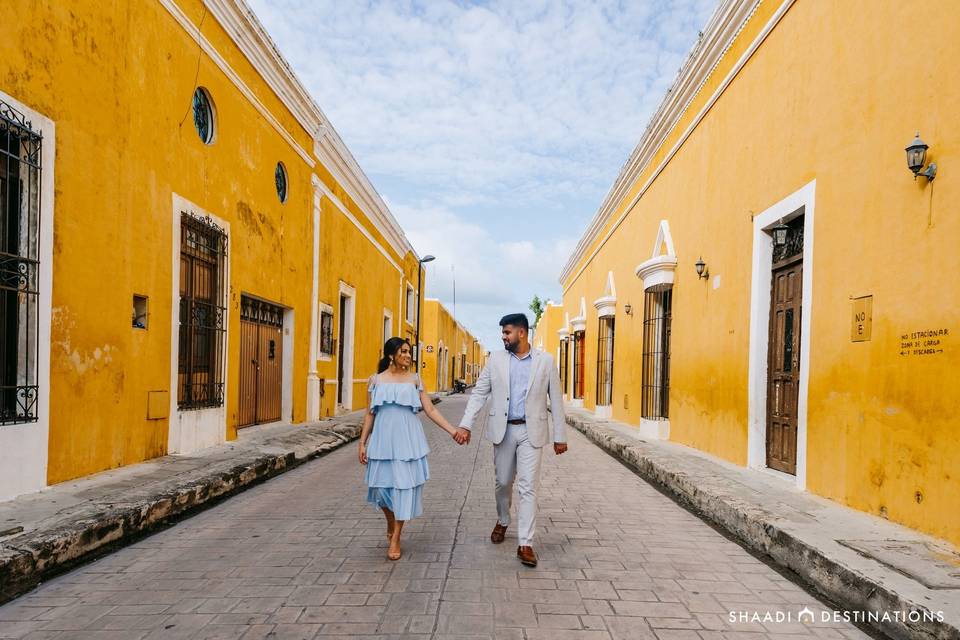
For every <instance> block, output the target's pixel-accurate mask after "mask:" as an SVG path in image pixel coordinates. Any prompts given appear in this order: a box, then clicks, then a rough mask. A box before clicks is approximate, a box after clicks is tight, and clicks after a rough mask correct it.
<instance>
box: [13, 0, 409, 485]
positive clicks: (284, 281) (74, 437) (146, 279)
mask: <svg viewBox="0 0 960 640" xmlns="http://www.w3.org/2000/svg"><path fill="white" fill-rule="evenodd" d="M177 4H178V6H179V7H180V8H181V9H182V10H183V12H184V14H185V15H186V16H187V17H188V18H189V19H190V20H191V21H192V22H193V24H200V23H201V21H202V33H203V35H204V36H205V37H206V38H208V39H209V41H210V42H211V44H212V45H213V47H214V48H215V49H216V51H217V52H218V53H219V54H220V55H221V56H223V58H224V59H225V60H226V62H227V63H228V64H229V65H230V67H231V68H232V69H233V70H234V71H236V73H237V74H238V75H239V76H240V78H241V79H242V82H243V83H245V84H246V85H247V87H249V89H250V90H251V91H252V92H253V93H254V94H255V96H256V100H257V101H259V102H260V103H261V104H262V105H263V107H264V108H265V109H266V110H268V111H269V113H270V115H271V116H272V118H274V119H275V121H276V122H277V123H278V125H279V127H280V128H281V129H282V130H283V131H284V132H285V133H286V134H287V135H288V136H290V137H291V138H292V139H293V141H294V144H295V145H297V146H299V147H300V149H301V150H302V151H301V152H302V153H306V154H307V155H308V157H310V156H312V153H313V139H312V137H311V134H310V132H308V131H306V130H304V129H303V128H302V127H301V125H300V124H299V123H298V121H297V120H296V119H295V118H294V116H293V115H292V114H291V113H290V112H289V111H288V110H287V108H286V107H285V106H284V104H283V103H282V102H281V100H280V99H279V98H278V97H277V96H276V95H275V94H274V93H273V90H272V89H270V87H269V86H268V85H267V84H266V82H265V81H264V80H263V79H262V78H261V77H260V76H259V75H258V73H257V72H256V71H255V69H254V68H253V67H252V66H251V65H250V63H249V62H248V61H247V59H246V58H245V57H244V55H243V53H242V52H241V51H240V50H239V49H238V48H237V47H236V46H235V45H234V43H233V41H232V40H231V38H230V37H229V36H228V35H227V33H226V32H225V31H224V30H223V29H222V28H221V26H220V25H219V24H218V23H217V21H216V20H215V19H214V18H213V16H212V15H210V14H209V12H208V11H207V10H206V9H205V8H204V6H203V3H202V2H201V0H177ZM4 14H5V20H4V21H3V23H2V24H0V61H2V63H0V87H2V89H3V91H4V92H6V93H8V94H10V95H12V96H13V97H15V98H16V99H17V100H19V101H21V102H23V103H24V104H26V105H28V106H29V107H31V108H33V109H35V110H37V111H39V112H41V113H43V114H44V115H46V116H47V117H49V118H51V119H52V120H53V121H54V122H55V125H56V162H55V166H54V167H53V169H54V171H55V188H56V202H55V213H56V215H55V223H54V254H53V323H52V324H53V326H52V351H51V398H50V401H51V409H52V411H51V423H50V438H49V455H50V458H49V468H48V481H49V482H50V483H56V482H61V481H64V480H67V479H71V478H75V477H78V476H82V475H86V474H89V473H92V472H95V471H99V470H103V469H108V468H112V467H117V466H122V465H126V464H131V463H134V462H138V461H142V460H145V459H149V458H152V457H156V456H159V455H163V454H165V453H166V450H167V437H168V428H169V424H168V420H166V419H163V420H147V419H146V410H147V392H148V391H151V390H168V391H170V392H171V393H173V394H175V393H176V389H170V378H171V311H172V306H171V305H172V299H171V290H172V286H173V283H172V273H173V271H172V261H173V247H172V246H171V245H172V235H171V234H172V226H173V216H174V215H179V212H176V213H175V212H174V211H173V210H172V201H173V194H178V195H179V196H181V197H183V198H185V199H187V200H189V201H191V202H193V203H194V204H195V205H196V206H197V207H199V208H201V209H202V210H205V211H208V212H209V213H211V214H213V215H215V216H217V217H219V218H221V219H223V220H225V221H226V222H227V223H228V224H229V227H230V245H229V250H228V251H229V263H230V278H229V303H228V305H229V311H228V313H229V340H228V343H227V345H226V349H227V354H228V368H227V372H226V379H225V382H226V394H227V403H226V410H227V424H226V426H225V429H226V437H227V439H233V438H235V437H236V424H237V409H238V406H237V395H238V386H239V373H238V372H239V368H238V359H239V349H240V343H239V330H240V318H239V316H240V297H241V295H242V294H245V293H248V294H253V295H256V296H258V297H261V298H265V299H267V300H271V301H274V302H276V303H278V304H281V305H283V306H286V307H290V308H292V309H293V310H294V336H293V339H294V364H293V378H292V383H293V392H292V393H293V412H292V416H284V418H285V419H290V418H292V420H293V421H295V422H299V421H302V420H303V419H304V418H305V416H306V389H307V381H306V379H307V372H308V370H309V366H308V365H309V362H308V360H309V353H310V324H311V313H312V310H313V309H312V307H313V304H312V301H311V285H312V260H313V257H312V255H313V254H312V243H311V241H310V239H311V238H312V237H313V210H314V204H313V203H314V187H313V186H312V183H311V180H312V178H313V176H314V175H316V176H317V177H318V178H319V179H320V180H321V181H322V182H323V183H324V184H325V185H326V187H327V188H328V189H329V190H330V191H332V192H333V193H334V194H336V195H337V196H338V197H339V198H340V199H341V200H342V201H343V202H344V203H345V205H344V206H346V207H347V208H348V209H349V210H350V211H351V213H352V214H353V216H354V217H355V218H356V219H357V220H358V221H359V223H360V224H361V225H362V226H363V227H364V228H365V229H366V230H367V232H368V233H369V234H370V235H371V236H372V237H373V238H374V242H377V243H379V244H380V245H381V246H382V247H387V249H386V251H387V253H388V254H389V255H390V258H391V259H392V260H393V261H394V262H395V263H397V265H398V266H399V267H400V270H397V269H396V268H395V267H393V266H391V265H390V263H389V260H387V258H386V257H384V256H383V255H382V254H381V253H380V251H378V250H377V249H376V248H375V247H374V244H373V243H372V242H371V241H370V240H369V239H367V238H365V237H364V236H363V235H362V234H361V233H360V231H359V230H358V229H357V228H356V226H355V225H354V224H353V223H351V222H349V221H348V220H347V219H346V217H345V216H344V215H343V214H342V212H340V210H339V209H338V208H337V207H336V206H335V205H334V204H333V203H332V201H331V200H330V199H328V198H323V202H322V215H321V230H320V231H321V237H322V245H323V246H322V250H321V274H320V275H321V277H320V299H321V300H323V301H328V302H331V304H332V305H333V306H334V307H336V306H337V295H338V283H339V281H340V280H344V281H346V282H347V283H349V284H351V285H352V286H354V287H356V289H357V305H358V306H357V316H356V317H357V325H356V331H357V336H358V340H357V353H356V356H355V366H354V371H353V372H352V376H353V378H355V379H357V380H359V381H360V382H357V383H355V384H354V387H355V393H354V403H353V407H354V408H359V407H362V406H364V405H365V403H366V393H365V380H366V377H367V376H369V375H370V374H371V373H373V371H374V368H375V366H376V360H377V357H378V353H379V351H380V349H381V347H382V340H381V334H382V332H383V309H384V308H388V309H390V310H392V312H393V316H394V323H395V326H396V327H398V328H399V329H400V330H402V331H403V332H404V333H405V334H406V335H408V336H410V337H412V330H410V329H409V327H408V325H406V324H404V325H403V326H401V325H400V323H401V322H402V321H403V316H402V308H401V287H402V286H403V285H402V282H401V281H402V280H404V281H405V280H409V281H410V282H412V283H414V285H416V265H417V258H416V256H414V255H413V254H412V253H411V252H409V251H403V252H401V253H402V255H401V253H398V252H397V251H395V250H394V249H392V248H390V247H389V243H388V242H387V241H386V240H385V239H384V238H383V236H382V235H381V234H380V233H379V231H378V230H377V229H376V227H375V225H374V224H372V223H371V222H370V221H369V220H368V219H367V218H366V217H365V216H364V215H363V212H362V211H361V210H360V208H359V207H357V206H356V204H355V203H353V202H352V201H351V200H350V198H349V196H348V195H347V194H346V192H345V190H344V189H343V188H342V186H341V185H339V184H337V182H336V180H335V179H334V178H333V176H331V174H330V173H328V172H327V171H326V169H324V167H323V166H322V165H320V164H319V163H318V164H317V165H316V167H315V168H314V169H311V167H310V166H309V164H308V163H307V161H306V160H305V159H304V158H303V157H302V156H301V155H299V154H298V153H297V151H296V150H295V148H294V146H293V145H291V144H290V142H288V141H287V140H285V139H284V137H283V136H282V135H281V134H280V133H279V132H278V131H277V129H276V128H275V127H274V126H273V125H272V124H271V123H270V122H268V120H267V119H266V118H264V116H263V115H262V114H261V113H260V112H259V111H258V110H257V109H256V108H255V106H254V105H253V103H252V102H251V101H250V100H249V99H248V98H247V97H245V96H244V95H242V93H241V92H240V90H239V89H238V88H237V87H236V86H235V85H234V84H233V83H232V82H231V81H230V79H228V78H227V77H226V75H225V74H224V72H223V71H222V70H221V69H220V68H219V67H218V66H217V65H216V64H215V63H214V61H213V60H212V59H211V58H210V57H209V56H208V55H207V54H205V53H202V52H201V50H200V48H199V46H198V45H197V43H196V42H195V41H194V40H193V39H192V38H191V37H190V36H189V35H188V34H187V32H186V31H185V30H184V28H183V27H181V25H180V24H179V23H177V22H176V21H175V20H174V18H173V17H172V16H171V15H170V14H169V13H168V11H167V10H166V9H165V8H164V7H163V5H162V4H161V3H159V2H139V3H128V2H120V1H112V2H110V1H108V2H101V3H85V4H84V5H83V7H82V10H79V9H78V8H77V7H75V6H74V5H71V4H69V3H62V2H43V1H35V0H14V1H13V2H12V3H7V4H6V5H5V6H4ZM195 80H196V83H197V84H198V85H200V86H202V87H205V88H206V89H207V90H208V91H209V93H210V95H211V97H212V99H213V103H214V106H215V111H216V127H215V128H216V135H215V140H214V142H213V144H211V145H205V144H203V143H202V142H201V140H200V139H199V137H198V135H197V133H196V130H195V128H194V125H193V119H192V110H191V99H192V95H193V91H194V87H195V85H194V82H195ZM278 161H280V162H283V164H284V165H285V167H286V169H287V173H288V183H289V186H288V193H289V197H288V200H287V201H286V202H285V203H282V204H281V203H280V201H279V199H278V197H277V195H276V191H275V185H274V169H275V167H276V164H277V162H278ZM401 272H402V273H401ZM134 293H136V294H143V295H147V296H149V328H148V329H147V330H137V329H132V328H131V326H130V311H131V300H132V295H133V294H134ZM318 370H319V375H320V376H321V377H326V378H327V379H335V377H336V361H335V360H333V361H330V362H326V361H324V362H320V363H318ZM324 389H325V390H326V391H327V393H326V394H325V396H324V398H323V402H322V411H321V413H322V414H330V413H332V410H333V406H332V404H331V399H332V398H333V397H335V389H336V387H335V386H331V385H325V386H324ZM331 390H333V393H331Z"/></svg>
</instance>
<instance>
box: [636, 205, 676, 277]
mask: <svg viewBox="0 0 960 640" xmlns="http://www.w3.org/2000/svg"><path fill="white" fill-rule="evenodd" d="M661 250H665V251H661ZM676 270H677V252H676V251H675V250H674V248H673V237H672V236H671V235H670V223H669V222H667V221H666V220H661V221H660V228H659V229H658V231H657V241H656V242H655V243H654V245H653V253H652V254H651V255H650V258H649V259H648V260H644V261H643V262H641V263H640V264H639V265H637V268H636V270H635V271H634V273H635V274H636V275H637V277H638V278H640V279H641V280H643V288H644V289H652V288H656V287H662V286H664V285H672V284H673V276H674V273H675V272H676Z"/></svg>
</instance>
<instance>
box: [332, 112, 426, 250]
mask: <svg viewBox="0 0 960 640" xmlns="http://www.w3.org/2000/svg"><path fill="white" fill-rule="evenodd" d="M313 152H314V155H315V156H316V157H317V159H318V160H320V162H321V163H323V166H324V167H325V168H326V169H327V171H329V172H330V174H331V175H332V176H333V177H334V179H335V180H336V181H337V183H338V184H339V185H340V186H341V187H342V188H343V190H344V191H346V192H347V195H349V196H350V199H351V200H353V201H354V202H355V203H356V205H357V206H358V207H360V209H361V210H362V211H363V213H364V215H365V216H367V219H368V220H370V222H371V223H372V224H373V226H374V227H376V229H377V231H379V232H380V233H381V234H382V235H383V237H384V238H386V239H387V242H389V243H390V245H391V246H392V247H393V249H394V251H396V252H397V253H398V254H399V255H401V256H404V255H406V254H407V253H408V252H412V253H413V254H414V255H416V256H417V259H419V258H420V256H419V255H417V253H416V251H414V250H413V246H412V245H411V244H410V241H409V240H408V239H407V236H406V234H405V233H404V232H403V229H402V228H401V227H400V224H399V223H398V222H397V220H396V218H394V217H393V214H392V213H391V212H390V209H389V207H387V204H386V203H385V202H384V201H383V198H381V197H380V194H379V193H377V190H376V189H375V188H374V186H373V184H372V183H371V182H370V180H369V178H367V176H366V174H365V173H364V172H363V169H361V168H360V165H359V164H357V161H356V159H354V157H353V154H351V153H350V150H349V149H348V148H347V145H346V144H344V142H343V140H342V139H341V138H340V134H339V133H337V131H336V129H334V128H333V127H331V126H330V124H329V123H327V124H326V125H322V126H321V127H320V128H319V130H318V131H317V135H316V136H315V144H314V148H313Z"/></svg>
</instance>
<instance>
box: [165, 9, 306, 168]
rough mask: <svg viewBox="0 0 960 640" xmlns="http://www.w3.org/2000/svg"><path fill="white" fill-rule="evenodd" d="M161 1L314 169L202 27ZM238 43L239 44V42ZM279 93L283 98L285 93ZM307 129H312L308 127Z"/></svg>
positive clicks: (298, 145) (180, 11) (304, 151)
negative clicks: (203, 31) (204, 33)
mask: <svg viewBox="0 0 960 640" xmlns="http://www.w3.org/2000/svg"><path fill="white" fill-rule="evenodd" d="M159 2H160V4H161V5H162V6H163V8H164V9H166V10H167V12H168V13H169V14H170V15H171V16H173V19H174V20H176V21H177V23H178V24H179V25H180V26H181V27H182V28H183V30H184V31H186V33H187V35H189V36H190V37H191V38H193V41H194V42H196V43H197V44H198V45H200V48H201V49H202V50H203V52H204V53H206V54H207V55H208V56H210V59H211V60H212V61H213V63H214V64H216V65H217V67H219V68H220V70H221V71H223V74H224V75H225V76H226V77H227V79H228V80H230V82H232V83H233V84H234V86H235V87H236V88H237V89H238V90H239V91H240V93H241V94H243V96H244V97H245V98H246V99H247V100H248V101H249V102H250V104H251V105H253V107H254V108H255V109H256V110H257V111H258V112H259V113H260V115H261V116H263V118H264V119H265V120H266V121H267V122H268V123H270V126H272V127H273V128H274V130H275V131H276V132H277V133H278V134H280V137H281V138H283V139H284V140H285V141H286V142H287V144H288V145H290V148H291V149H293V150H294V152H296V154H297V155H298V156H300V158H302V159H303V161H304V162H305V163H306V164H307V166H309V167H310V168H311V169H312V168H313V167H314V166H315V165H316V161H315V160H314V159H313V158H312V157H311V156H310V154H309V153H307V151H306V150H305V149H304V148H303V147H301V146H300V144H299V143H298V142H297V141H296V140H295V139H294V137H293V136H292V135H291V134H290V132H289V131H287V130H286V129H285V128H284V127H283V125H282V124H280V121H278V120H277V119H276V118H275V117H274V115H273V114H272V113H270V110H269V109H267V107H265V106H264V104H263V103H262V102H260V99H259V98H257V96H256V94H255V93H254V92H253V91H252V90H251V89H250V87H249V86H247V84H246V83H245V82H244V81H243V80H242V79H241V78H240V75H239V74H238V73H237V72H236V71H234V69H233V68H232V67H231V66H230V65H229V64H228V63H227V61H226V59H224V57H223V56H222V55H220V52H219V51H217V50H216V49H215V48H214V46H213V44H211V43H210V41H209V40H207V38H206V36H204V35H203V34H202V33H200V29H199V28H198V27H197V25H195V24H193V22H191V20H190V18H188V17H187V14H185V13H184V12H183V10H182V9H180V7H179V6H177V3H176V2H174V0H159ZM235 42H236V41H235ZM237 44H238V46H239V43H237ZM241 50H242V49H241ZM264 79H266V78H264ZM279 95H280V98H281V100H282V99H283V94H279ZM214 97H216V96H214ZM286 106H287V108H290V105H289V104H287V105H286ZM291 111H292V109H291ZM294 115H296V114H294ZM307 131H311V129H309V128H308V129H307Z"/></svg>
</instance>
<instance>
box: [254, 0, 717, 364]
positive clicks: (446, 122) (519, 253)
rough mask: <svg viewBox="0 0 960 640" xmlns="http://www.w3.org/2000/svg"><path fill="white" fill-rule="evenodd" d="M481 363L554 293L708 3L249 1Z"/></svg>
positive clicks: (430, 293) (713, 0)
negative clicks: (480, 352) (504, 323)
mask: <svg viewBox="0 0 960 640" xmlns="http://www.w3.org/2000/svg"><path fill="white" fill-rule="evenodd" d="M248 2H249V4H250V6H251V7H252V8H253V10H254V12H255V13H256V14H257V16H258V17H259V19H260V20H261V22H262V23H263V24H264V26H265V27H266V29H267V31H268V32H269V33H270V35H271V37H272V38H273V39H274V41H275V42H276V44H277V46H278V47H279V48H280V51H281V52H282V53H283V55H284V57H285V58H286V59H287V60H288V61H289V62H290V64H291V66H292V67H293V69H294V71H295V72H296V74H297V76H298V77H299V78H300V80H301V81H302V82H303V84H304V85H305V86H306V87H307V89H308V90H309V91H310V93H311V94H312V95H313V98H314V99H315V100H316V102H317V104H319V105H320V108H321V109H323V111H324V113H326V115H327V117H328V118H329V119H330V121H331V123H332V124H333V126H334V127H335V128H336V130H337V131H338V132H339V134H340V136H341V137H342V138H343V140H344V142H346V144H347V146H348V147H349V148H350V151H351V153H353V155H354V157H355V158H356V159H357V161H358V162H359V164H360V166H361V167H362V168H363V170H364V172H365V173H366V174H367V176H368V177H369V178H370V181H371V182H372V183H373V185H374V186H375V187H376V189H377V191H378V192H379V193H380V195H381V196H382V197H383V199H384V200H385V201H386V203H387V205H388V206H389V207H390V210H391V212H392V213H393V215H394V217H395V218H396V219H397V220H398V221H399V223H400V225H401V226H402V227H403V229H404V231H405V233H406V234H407V237H408V238H409V239H410V242H411V243H412V244H413V246H414V248H415V250H416V251H417V252H418V253H419V254H420V255H421V256H424V255H427V254H430V255H434V256H436V260H435V261H433V262H431V263H429V264H428V265H426V292H425V293H426V295H427V297H431V298H439V299H440V300H441V301H442V302H443V303H444V304H445V305H446V306H447V308H448V309H450V310H451V311H454V304H453V303H454V289H455V290H456V317H457V320H459V321H460V322H462V323H463V324H464V325H465V326H466V327H467V328H468V329H469V330H470V331H471V332H473V334H474V335H475V336H477V337H478V338H480V340H481V342H483V344H484V345H485V346H486V347H487V349H499V348H502V343H501V342H500V340H499V326H498V321H499V319H500V318H501V317H502V316H503V315H505V314H507V313H514V312H526V313H527V314H528V316H529V317H530V319H531V322H532V321H533V314H532V313H531V312H530V310H529V308H528V306H529V304H530V301H531V300H532V298H533V296H534V295H539V296H540V297H541V298H551V299H553V300H556V301H559V300H560V285H559V283H558V278H559V274H560V270H561V269H562V268H563V266H564V264H565V263H566V261H567V259H568V258H569V256H570V254H571V252H572V251H573V249H574V247H575V246H576V244H577V241H578V240H579V238H580V236H581V235H582V234H583V232H584V231H585V229H586V227H587V225H588V224H589V222H590V220H591V219H592V218H593V216H594V215H595V214H596V212H597V209H598V208H599V207H600V204H601V203H602V201H603V198H604V196H605V195H606V194H607V192H608V191H609V189H610V187H611V186H612V185H613V182H614V180H616V177H617V174H618V173H619V171H620V168H621V167H622V166H623V164H624V162H626V160H627V158H628V157H629V155H630V153H631V151H632V150H633V148H634V147H635V146H636V144H637V143H638V142H639V140H640V136H641V135H642V134H643V131H644V129H645V128H646V125H647V123H648V121H649V120H650V117H651V116H652V115H653V112H654V111H655V109H656V108H657V106H658V105H659V104H660V102H661V100H662V99H663V97H664V95H665V94H666V92H667V89H668V88H669V87H670V85H671V84H672V83H673V81H674V79H675V78H676V75H677V72H678V71H679V69H680V67H681V65H682V64H683V62H684V60H685V59H686V57H687V54H688V53H689V51H690V50H691V49H692V47H693V45H694V43H695V42H696V41H697V38H698V34H699V32H700V31H701V30H702V29H703V28H704V26H705V25H706V24H707V21H708V20H709V19H710V16H711V15H712V13H713V11H714V10H715V9H716V6H717V2H718V0H670V1H668V0H662V1H657V2H655V1H653V0H634V1H633V2H604V1H599V2H587V1H579V2H566V1H556V2H551V1H543V0H522V1H521V0H512V1H507V2H496V1H495V2H490V3H473V2H462V1H461V2H448V1H445V0H437V1H435V2H426V3H422V2H408V1H402V0H395V1H393V2H379V1H369V2H360V1H351V0H348V1H346V2H344V1H342V0H341V1H339V2H333V1H327V0H248Z"/></svg>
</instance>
